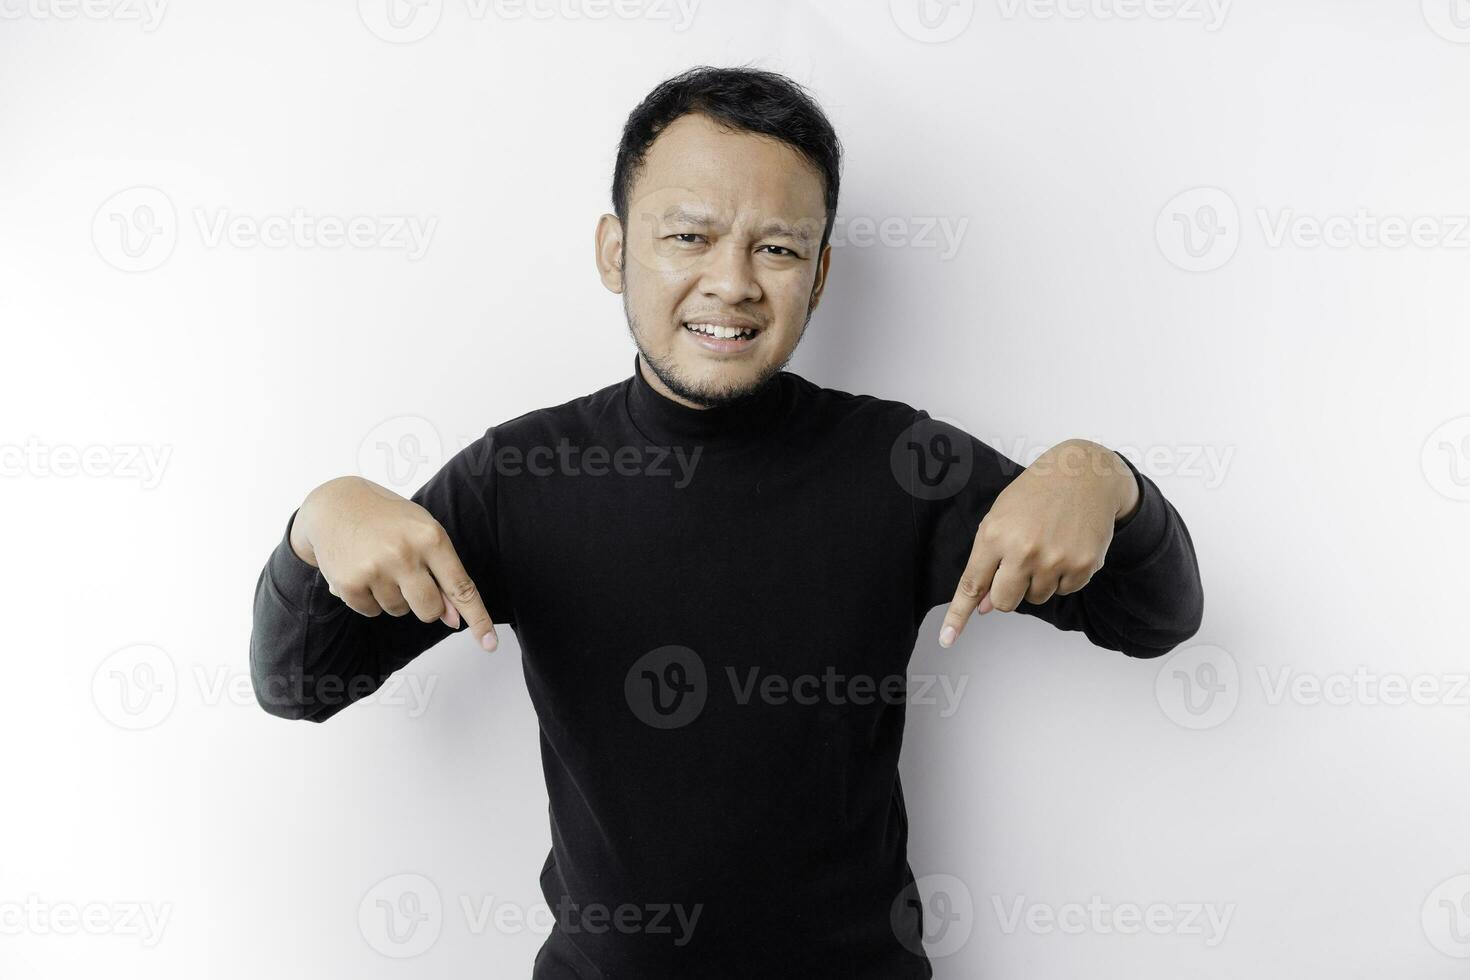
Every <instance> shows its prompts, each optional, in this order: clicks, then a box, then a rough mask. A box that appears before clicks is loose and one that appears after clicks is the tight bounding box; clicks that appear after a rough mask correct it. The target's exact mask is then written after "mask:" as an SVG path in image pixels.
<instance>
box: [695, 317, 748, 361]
mask: <svg viewBox="0 0 1470 980" xmlns="http://www.w3.org/2000/svg"><path fill="white" fill-rule="evenodd" d="M683 327H684V331H685V332H686V333H688V334H689V336H690V338H691V339H693V341H694V342H695V343H696V344H698V345H699V346H700V347H703V348H704V349H705V350H707V351H713V352H715V353H716V354H739V353H741V352H743V351H744V350H746V348H748V347H750V346H751V344H753V343H755V338H756V337H758V336H760V332H761V328H760V327H749V326H735V325H726V324H723V323H700V322H698V321H695V322H690V321H688V320H686V321H684V323H683Z"/></svg>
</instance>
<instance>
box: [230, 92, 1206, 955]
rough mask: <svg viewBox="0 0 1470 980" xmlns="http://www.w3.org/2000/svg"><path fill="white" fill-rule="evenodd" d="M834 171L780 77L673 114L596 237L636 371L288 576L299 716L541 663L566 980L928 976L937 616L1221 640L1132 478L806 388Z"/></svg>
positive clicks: (307, 523) (282, 693) (279, 663)
mask: <svg viewBox="0 0 1470 980" xmlns="http://www.w3.org/2000/svg"><path fill="white" fill-rule="evenodd" d="M839 158H840V147H839V144H838V141H837V138H836V135H835V134H834V133H833V131H832V127H831V126H830V124H829V123H828V121H827V119H826V118H825V116H824V115H823V113H822V112H821V110H820V109H819V108H818V107H817V106H816V104H815V103H814V102H812V101H811V100H810V98H809V97H808V96H807V95H806V94H805V93H804V92H803V91H802V90H801V89H800V88H799V87H797V86H796V85H795V84H793V83H792V82H790V81H789V80H787V79H785V78H783V77H782V76H780V75H776V74H772V73H767V72H761V71H754V70H748V69H710V68H700V69H694V70H692V71H689V72H686V73H685V74H683V75H680V76H678V77H676V78H673V79H670V80H669V81H667V82H665V83H663V84H661V85H660V86H658V87H657V88H656V89H655V90H654V91H653V92H652V93H651V94H650V95H649V96H648V97H647V98H646V99H645V100H644V101H643V103H641V104H640V105H639V106H638V107H637V108H636V109H635V110H634V111H633V113H632V114H631V116H630V117H629V119H628V121H627V125H626V127H625V129H624V132H623V139H622V143H621V146H620V148H619V152H618V158H617V165H616V170H615V174H614V180H613V205H614V211H615V214H610V215H603V216H602V218H601V220H600V221H599V222H598V225H597V234H596V259H597V268H598V273H599V275H600V276H601V278H602V281H603V283H604V284H605V285H606V286H607V288H608V289H610V290H611V291H612V292H614V293H617V294H620V295H621V296H622V298H623V305H624V309H625V311H626V316H627V320H628V326H629V329H630V331H631V332H632V335H633V339H634V341H635V344H636V346H637V349H638V355H637V357H636V359H635V362H634V369H633V374H632V376H631V377H629V378H627V379H625V380H623V381H621V382H619V383H617V384H614V385H611V386H609V387H607V388H604V389H602V390H601V391H598V392H595V393H593V394H590V395H587V396H585V397H583V398H578V399H576V400H574V401H571V402H568V403H566V404H564V405H559V406H556V407H554V408H548V409H543V410H540V411H535V412H530V413H528V414H526V415H522V416H520V417H519V418H516V419H512V420H510V421H508V422H505V423H503V424H500V425H497V426H493V427H492V428H490V429H489V430H487V431H486V433H485V435H484V436H482V437H481V438H480V439H479V440H477V441H475V442H474V443H472V444H470V445H469V446H467V447H466V448H465V449H463V450H461V451H460V452H459V453H458V454H457V455H456V456H455V457H454V458H453V459H451V460H450V461H449V462H448V463H447V464H446V465H445V466H444V467H443V468H442V469H441V470H440V471H439V472H438V473H437V474H436V475H435V476H434V477H433V478H432V479H431V480H430V481H429V483H428V484H427V485H426V486H424V487H423V488H422V489H420V490H419V491H418V492H417V493H415V494H414V496H413V498H412V500H405V499H404V498H402V497H399V496H398V495H396V494H394V493H392V492H390V491H388V490H386V489H383V488H382V487H378V486H376V485H374V484H372V483H369V482H367V481H365V480H362V479H359V478H356V477H343V478H340V479H337V480H332V481H329V482H328V483H325V484H323V485H322V486H320V487H318V488H316V489H315V490H313V491H312V492H311V494H310V495H308V496H307V498H306V500H305V501H304V502H303V503H302V505H301V506H300V508H298V509H297V511H296V512H295V513H294V514H293V515H292V518H291V520H289V521H288V522H287V525H286V531H285V534H284V536H283V538H282V540H281V542H280V543H279V544H278V545H277V547H276V549H275V552H274V553H273V554H272V555H271V557H270V560H269V562H268V563H267V565H266V567H265V569H264V570H263V572H262V574H261V578H260V581H259V583H258V585H257V589H256V597H255V628H254V632H253V635H252V637H251V646H250V656H251V666H252V675H253V677H254V681H255V688H256V692H257V696H258V698H259V700H260V703H261V704H262V706H263V707H264V708H265V709H266V710H267V711H270V712H271V713H273V714H277V715H280V716H282V717H287V718H304V719H309V720H312V721H324V720H326V719H327V718H329V717H331V716H332V715H334V714H335V713H336V712H338V711H339V710H341V709H342V708H343V707H345V706H346V705H347V704H349V703H351V702H352V701H355V700H357V699H359V698H361V697H363V696H365V695H366V694H368V693H370V692H371V691H372V690H375V689H376V688H377V687H378V686H379V685H380V684H381V683H382V682H383V681H384V680H385V679H386V677H387V676H388V675H389V674H391V673H392V672H393V671H395V670H397V669H398V668H400V667H402V666H403V665H404V664H406V663H407V662H408V661H410V660H412V659H413V658H414V657H415V656H417V655H418V654H419V653H420V652H422V651H423V650H425V649H427V648H429V647H430V646H432V645H434V644H435V643H437V642H438V641H439V640H441V639H443V638H444V637H445V636H447V635H448V634H449V633H450V632H451V631H452V630H454V629H457V628H458V627H459V626H460V624H461V622H463V623H464V624H465V626H466V627H467V628H468V629H469V630H470V632H472V633H473V634H474V635H475V636H476V638H477V639H479V640H480V641H481V643H482V645H483V646H484V647H485V648H486V649H487V650H493V649H495V645H496V632H495V627H496V625H497V624H499V625H508V626H510V627H511V628H512V629H513V630H514V631H515V632H516V635H517V637H518V638H519V641H520V647H521V652H522V661H523V667H524V671H525V677H526V683H527V687H528V690H529V692H530V695H531V699H532V701H533V703H534V705H535V709H536V712H537V716H538V719H539V722H540V728H541V747H542V762H543V768H544V770H545V775H546V785H547V791H548V795H549V797H550V803H551V837H552V848H551V853H550V855H549V856H548V858H547V861H546V865H545V868H544V870H543V872H542V876H541V886H542V890H543V893H544V895H545V897H546V900H547V902H548V904H549V905H550V906H551V908H552V910H553V911H554V913H555V916H556V920H557V924H556V927H555V928H554V929H553V931H552V934H551V935H550V937H549V938H548V939H547V941H546V943H545V944H544V946H543V948H542V950H541V952H540V954H539V955H538V958H537V961H536V966H535V973H534V975H535V977H536V978H538V980H562V978H568V980H570V978H582V980H586V978H603V977H606V978H623V977H635V978H664V977H668V978H709V977H763V978H765V977H770V978H776V977H803V978H811V977H841V978H844V980H851V978H867V977H873V978H899V977H929V976H932V971H931V969H930V966H929V963H928V961H927V959H926V958H925V957H924V953H923V947H922V936H923V934H924V914H923V913H924V910H923V909H922V908H921V907H920V903H919V902H918V901H917V897H916V895H915V887H914V879H913V874H912V872H911V871H910V869H909V867H908V864H907V861H906V857H905V852H906V843H907V831H908V821H907V816H906V813H905V810H904V799H903V792H902V787H901V786H900V783H899V778H898V757H899V748H900V744H901V740H902V734H903V723H904V693H905V691H904V681H905V676H906V669H907V664H908V660H909V657H910V655H911V654H912V651H913V648H914V642H915V638H916V635H917V631H918V628H919V625H920V624H921V622H922V620H923V619H924V617H925V614H926V613H927V612H928V611H929V610H930V609H932V608H933V607H934V606H936V605H940V604H944V603H948V610H947V612H946V615H945V617H944V622H943V625H942V628H941V630H940V633H939V637H938V640H939V642H940V643H941V644H942V645H944V646H949V645H950V644H952V643H953V642H954V640H955V638H956V637H957V636H958V635H959V634H960V633H961V631H963V630H964V628H965V624H966V623H967V622H968V621H969V620H970V618H971V616H972V614H974V613H976V612H977V611H978V613H980V614H984V613H987V612H989V611H990V610H992V609H999V610H1002V611H1020V612H1024V613H1027V614H1029V615H1033V616H1037V617H1040V618H1041V619H1043V620H1045V621H1047V622H1049V623H1051V624H1053V625H1054V626H1056V627H1058V628H1060V629H1064V630H1080V631H1082V632H1083V633H1084V634H1085V635H1086V636H1087V637H1088V639H1090V640H1091V641H1092V642H1093V643H1094V644H1097V645H1098V646H1101V647H1105V648H1108V649H1111V650H1118V651H1122V652H1123V653H1125V654H1127V655H1129V656H1132V657H1155V656H1158V655H1161V654H1163V653H1166V652H1168V651H1169V650H1170V649H1172V648H1173V647H1175V646H1176V645H1177V644H1179V643H1180V642H1182V641H1183V640H1185V639H1187V638H1189V637H1190V636H1192V635H1193V634H1194V633H1195V632H1196V630H1197V629H1198V627H1199V621H1200V616H1201V612H1202V592H1201V587H1200V582H1199V576H1198V570H1197V567H1196V563H1195V557H1194V551H1193V547H1192V544H1191V542H1190V539H1189V534H1188V531H1187V530H1186V529H1185V526H1184V523H1183V522H1182V521H1181V520H1180V518H1179V515H1178V514H1177V513H1176V512H1175V510H1174V508H1173V507H1172V506H1171V505H1170V504H1169V503H1168V502H1167V501H1166V500H1165V499H1164V497H1163V496H1162V494H1161V493H1160V491H1159V489H1158V487H1157V486H1155V485H1154V483H1153V482H1152V481H1151V480H1150V479H1148V478H1147V477H1145V476H1143V475H1142V474H1140V473H1139V472H1138V471H1137V470H1136V469H1135V468H1134V467H1133V465H1132V464H1131V463H1130V462H1128V461H1127V460H1125V459H1124V458H1123V457H1121V456H1119V455H1118V454H1116V453H1114V452H1112V451H1111V450H1108V449H1106V448H1104V447H1102V446H1099V445H1097V444H1095V443H1090V442H1085V441H1083V440H1068V441H1067V442H1064V443H1062V444H1060V445H1058V446H1056V447H1053V448H1052V449H1051V450H1049V451H1048V452H1047V453H1045V454H1043V455H1042V456H1041V457H1040V458H1039V459H1037V460H1036V462H1035V463H1034V464H1033V465H1032V466H1030V467H1028V468H1025V469H1022V468H1021V467H1020V466H1019V465H1017V464H1015V463H1013V462H1012V461H1010V460H1008V459H1006V458H1005V457H1004V456H1001V455H1000V454H999V453H997V452H996V451H995V450H993V449H991V448H990V447H989V446H987V445H985V444H983V443H981V442H980V441H978V440H976V439H974V438H973V437H971V436H969V435H967V434H966V433H963V432H961V431H959V430H958V429H956V428H954V427H953V426H949V425H945V424H942V423H940V422H937V421H935V420H932V419H930V418H929V416H928V415H927V414H925V413H923V412H921V411H917V410H915V409H913V408H911V407H909V406H907V405H904V404H901V403H898V402H892V401H885V400H880V399H876V398H871V397H868V396H861V395H851V394H847V393H844V392H838V391H832V390H829V389H824V388H820V387H818V386H816V385H814V384H812V383H811V382H809V381H806V380H805V379H803V378H800V377H798V376H796V375H794V374H791V373H789V372H786V371H784V370H783V368H784V366H785V365H786V364H787V362H788V361H789V359H790V357H791V354H792V352H793V350H794V349H795V348H796V345H797V342H798V341H799V340H800V339H801V335H802V332H803V330H804V329H805V326H806V324H807V322H808V320H809V319H810V317H811V314H812V311H813V310H815V309H816V307H817V304H818V302H819V301H820V299H821V296H822V289H823V286H824V284H825V282H826V277H827V271H828V266H829V263H830V261H831V249H830V247H829V244H828V240H829V237H830V234H831V230H832V225H833V220H834V217H835V214H836V208H837V191H838V170H839ZM382 613H387V614H388V615H387V616H383V615H381V614H382Z"/></svg>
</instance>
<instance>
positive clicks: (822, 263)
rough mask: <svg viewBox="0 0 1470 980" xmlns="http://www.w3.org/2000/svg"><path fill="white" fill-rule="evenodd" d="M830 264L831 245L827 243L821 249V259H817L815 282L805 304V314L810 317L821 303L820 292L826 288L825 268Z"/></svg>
mask: <svg viewBox="0 0 1470 980" xmlns="http://www.w3.org/2000/svg"><path fill="white" fill-rule="evenodd" d="M831 262H832V243H831V242H828V243H827V245H826V246H825V247H824V248H823V249H822V257H821V258H819V259H817V280H816V282H814V283H812V298H811V300H810V301H809V302H808V303H807V306H806V310H807V314H808V315H810V314H811V312H812V311H813V310H815V309H816V308H817V304H818V303H820V302H821V301H822V290H823V289H825V288H826V286H827V267H828V266H829V265H830V264H831Z"/></svg>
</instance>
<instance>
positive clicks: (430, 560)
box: [291, 476, 498, 650]
mask: <svg viewBox="0 0 1470 980" xmlns="http://www.w3.org/2000/svg"><path fill="white" fill-rule="evenodd" d="M291 550H292V551H294V552H296V555H297V556H298V557H299V558H301V560H302V561H305V562H306V563H307V564H309V565H312V566H313V567H315V568H317V569H318V570H320V571H321V573H322V577H323V578H325V579H326V580H327V584H328V585H329V586H330V587H331V593H332V595H334V596H336V597H337V598H339V599H341V600H342V601H343V602H344V603H346V604H347V606H348V608H350V609H352V610H353V611H354V612H357V613H360V614H362V615H364V616H377V615H379V614H381V613H385V612H386V613H387V614H388V615H390V616H403V615H405V614H407V613H408V612H410V611H412V612H413V614H414V615H415V616H417V617H418V618H419V619H420V620H422V621H423V622H425V623H432V622H433V621H434V620H436V619H437V620H440V621H442V622H443V623H444V625H446V626H448V627H449V628H450V629H458V628H459V623H460V619H461V617H463V619H464V622H465V625H467V626H468V627H469V629H470V632H471V633H473V634H474V636H475V639H476V640H477V641H479V643H480V646H481V647H483V648H484V649H486V650H494V649H495V647H496V644H497V642H498V637H497V636H496V634H495V624H494V623H493V622H492V621H491V620H490V613H489V611H488V610H487V609H486V608H485V603H484V601H483V600H482V599H481V597H480V592H479V590H478V589H477V588H475V583H474V582H473V581H472V580H471V579H470V575H469V573H468V572H467V571H465V567H464V564H463V563H462V562H460V560H459V555H458V554H456V553H455V551H454V545H453V544H452V543H451V542H450V540H449V534H448V532H446V531H445V530H444V527H443V525H441V524H440V523H439V522H438V521H437V520H435V519H434V515H432V514H430V513H429V512H428V511H427V510H425V509H424V508H423V507H421V506H419V505H418V504H416V503H414V502H413V501H412V500H408V499H405V498H404V497H400V496H399V495H398V494H396V493H394V492H393V491H391V490H388V489H385V488H384V487H380V486H378V485H377V484H376V483H373V482H372V481H370V480H364V479H362V478H361V477H356V476H343V477H338V478H337V479H335V480H328V481H327V482H326V483H323V484H322V485H321V486H319V487H317V488H316V489H315V490H313V491H312V492H311V493H309V494H307V497H306V500H305V501H304V502H303V503H302V504H301V508H300V509H299V510H298V511H297V512H296V520H295V521H294V522H293V523H292V525H291Z"/></svg>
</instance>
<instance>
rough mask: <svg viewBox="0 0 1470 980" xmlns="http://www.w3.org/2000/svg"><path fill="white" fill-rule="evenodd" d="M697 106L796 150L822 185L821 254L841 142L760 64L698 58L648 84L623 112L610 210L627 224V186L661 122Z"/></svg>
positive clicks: (832, 213)
mask: <svg viewBox="0 0 1470 980" xmlns="http://www.w3.org/2000/svg"><path fill="white" fill-rule="evenodd" d="M690 113H698V114H701V115H705V116H708V117H709V118H711V119H713V120H715V121H716V122H718V123H720V124H722V125H724V126H727V127H729V128H731V129H735V130H741V131H744V132H748V133H758V134H760V135H763V136H770V137H774V138H775V139H778V140H780V141H781V142H783V143H785V144H787V145H788V146H790V147H791V148H792V149H794V150H796V151H797V152H798V153H800V154H801V155H802V156H803V157H804V158H806V160H807V161H808V162H810V163H811V164H812V166H814V167H815V168H816V169H817V171H818V172H819V173H820V174H821V175H822V181H823V183H824V184H825V185H826V187H825V191H826V205H827V224H826V227H825V228H824V229H823V230H822V244H821V246H819V247H818V249H817V252H818V254H821V250H822V248H824V247H826V245H827V240H828V238H829V237H831V234H832V226H833V224H834V223H835V221H836V219H837V188H838V183H839V177H840V170H841V168H842V144H841V143H840V142H838V139H837V132H836V130H834V129H833V128H832V124H831V123H830V122H829V121H828V120H827V116H826V114H825V113H824V112H822V109H821V106H819V105H817V103H816V100H815V99H813V98H812V97H811V96H810V95H809V94H807V91H806V89H804V88H802V86H800V85H798V84H797V83H796V82H793V81H792V80H791V79H789V78H787V77H786V76H785V75H781V74H778V73H777V72H773V71H766V70H764V69H760V68H712V67H710V66H708V65H700V66H698V67H696V68H690V69H689V70H688V71H685V72H682V73H680V74H678V75H675V76H674V77H673V78H669V79H666V80H664V81H662V82H660V83H659V84H658V85H657V86H655V87H654V89H653V91H651V92H649V93H648V95H647V96H645V97H644V99H643V101H642V102H640V103H638V106H637V107H636V108H635V109H634V110H633V111H632V112H631V113H629V114H628V121H627V122H626V123H625V124H624V125H623V138H622V141H621V142H620V143H619V144H618V160H617V165H616V166H615V167H614V168H613V186H612V201H613V212H614V213H615V214H616V215H617V216H618V220H619V221H621V222H622V223H623V224H624V226H626V225H627V223H628V192H629V190H630V189H631V188H632V186H633V179H634V178H635V177H636V176H637V175H638V170H639V168H640V167H641V166H642V165H643V158H644V157H645V156H646V155H647V153H648V148H649V147H650V146H652V145H653V141H654V140H655V139H657V138H658V134H659V133H661V132H663V130H664V127H666V126H668V125H669V123H671V122H673V121H674V120H675V119H678V118H679V117H680V116H684V115H688V114H690Z"/></svg>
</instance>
